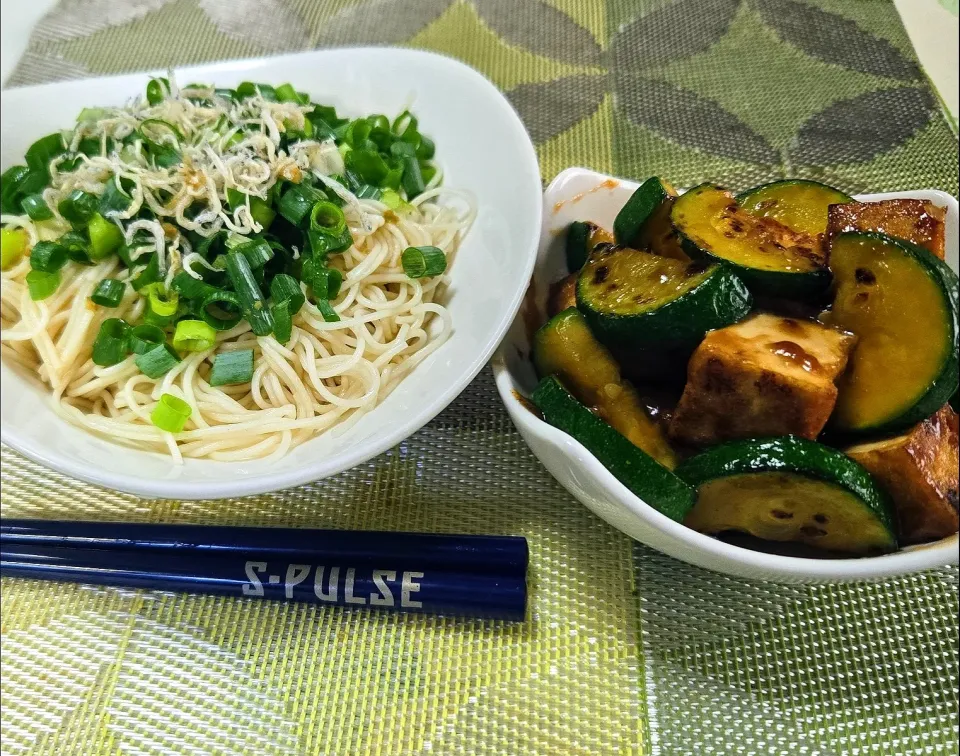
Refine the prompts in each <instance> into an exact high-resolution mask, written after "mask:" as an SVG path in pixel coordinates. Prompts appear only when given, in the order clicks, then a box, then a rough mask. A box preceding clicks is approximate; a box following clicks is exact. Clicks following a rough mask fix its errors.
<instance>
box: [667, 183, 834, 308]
mask: <svg viewBox="0 0 960 756" xmlns="http://www.w3.org/2000/svg"><path fill="white" fill-rule="evenodd" d="M670 219H671V222H672V223H673V227H674V228H675V229H676V230H677V232H678V233H679V235H680V240H681V243H682V244H683V248H684V250H685V251H686V252H687V254H689V255H690V256H691V257H693V258H696V259H701V260H707V261H709V262H726V263H728V264H730V265H731V266H732V267H733V269H734V271H735V272H736V273H737V275H738V276H740V277H741V278H742V279H743V281H744V283H746V284H747V286H748V287H750V290H751V291H753V292H754V294H757V295H768V296H785V297H791V298H796V299H805V298H811V297H815V296H817V295H819V294H821V293H823V291H824V290H825V289H826V288H827V287H828V286H829V284H830V271H829V269H828V268H827V260H826V255H825V254H824V252H823V250H822V247H821V244H820V240H819V239H817V238H816V237H814V236H810V235H809V234H805V233H800V232H798V231H793V230H791V229H790V228H788V227H787V226H785V225H783V224H782V223H779V222H778V221H776V220H774V219H773V218H764V217H758V216H756V215H752V214H751V213H748V212H747V211H746V210H743V209H742V208H741V207H739V206H738V205H737V202H736V200H735V199H734V197H733V195H732V194H730V192H728V191H726V190H725V189H721V188H720V187H718V186H715V185H713V184H701V185H700V186H698V187H696V188H695V189H691V190H690V191H689V192H687V193H686V194H684V195H682V196H680V197H679V198H677V200H676V201H675V202H674V203H673V209H672V210H671V213H670Z"/></svg>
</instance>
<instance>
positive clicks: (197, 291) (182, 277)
mask: <svg viewBox="0 0 960 756" xmlns="http://www.w3.org/2000/svg"><path fill="white" fill-rule="evenodd" d="M170 288H171V289H173V290H174V291H175V292H177V294H179V295H180V296H181V297H183V298H184V299H198V300H201V301H202V300H204V299H206V298H207V297H209V296H210V295H211V294H213V293H214V292H216V291H217V287H216V286H211V285H210V284H208V283H207V282H206V281H203V280H201V279H199V278H194V277H193V276H191V275H190V274H189V273H187V271H185V270H181V271H180V272H179V273H177V275H175V276H174V277H173V280H172V281H171V282H170Z"/></svg>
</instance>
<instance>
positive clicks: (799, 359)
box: [770, 341, 823, 373]
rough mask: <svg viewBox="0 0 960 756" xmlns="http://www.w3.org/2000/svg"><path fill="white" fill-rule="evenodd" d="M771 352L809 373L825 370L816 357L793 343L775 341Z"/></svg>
mask: <svg viewBox="0 0 960 756" xmlns="http://www.w3.org/2000/svg"><path fill="white" fill-rule="evenodd" d="M770 351H772V352H773V353H774V354H775V355H777V356H778V357H783V358H784V359H785V360H787V361H789V362H792V363H793V364H794V365H798V366H800V367H801V368H803V369H804V370H806V371H807V372H808V373H815V372H819V371H821V370H823V366H822V365H821V364H820V361H819V360H818V359H817V358H816V357H814V356H813V355H812V354H810V353H809V352H808V351H807V350H806V349H804V348H803V347H802V346H800V345H799V344H796V343H794V342H793V341H775V342H773V343H772V344H771V345H770Z"/></svg>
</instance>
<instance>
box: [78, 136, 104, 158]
mask: <svg viewBox="0 0 960 756" xmlns="http://www.w3.org/2000/svg"><path fill="white" fill-rule="evenodd" d="M101 146H102V145H101V143H100V140H99V139H96V138H95V137H87V138H86V139H81V140H80V144H79V145H77V152H80V153H82V154H84V155H86V156H87V157H93V156H94V155H99V154H100V151H101Z"/></svg>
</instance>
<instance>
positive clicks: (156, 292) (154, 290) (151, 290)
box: [141, 283, 180, 316]
mask: <svg viewBox="0 0 960 756" xmlns="http://www.w3.org/2000/svg"><path fill="white" fill-rule="evenodd" d="M141 293H142V294H144V295H146V297H147V298H148V301H149V305H150V309H151V310H152V311H153V312H154V313H155V314H156V315H160V316H167V315H174V314H175V313H176V312H177V307H178V305H179V304H180V296H179V295H178V294H177V292H175V291H167V290H166V287H165V286H164V285H163V284H162V283H153V284H150V285H149V286H148V287H147V288H146V289H144V290H143V291H142V292H141Z"/></svg>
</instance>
